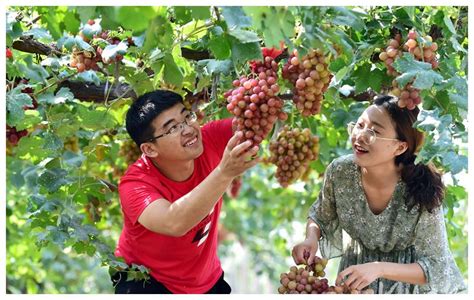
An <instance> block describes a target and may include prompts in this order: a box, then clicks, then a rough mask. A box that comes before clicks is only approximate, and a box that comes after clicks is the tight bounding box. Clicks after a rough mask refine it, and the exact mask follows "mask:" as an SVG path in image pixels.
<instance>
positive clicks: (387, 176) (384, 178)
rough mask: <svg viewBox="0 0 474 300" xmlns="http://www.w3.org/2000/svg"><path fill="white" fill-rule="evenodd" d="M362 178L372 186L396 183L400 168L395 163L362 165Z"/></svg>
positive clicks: (381, 186)
mask: <svg viewBox="0 0 474 300" xmlns="http://www.w3.org/2000/svg"><path fill="white" fill-rule="evenodd" d="M361 173H362V178H363V181H364V182H365V183H368V184H369V185H370V186H373V187H380V188H383V187H386V186H387V183H396V182H397V181H398V180H399V178H400V168H399V167H397V166H396V165H395V164H390V165H388V166H387V165H383V166H375V167H368V168H366V167H362V168H361Z"/></svg>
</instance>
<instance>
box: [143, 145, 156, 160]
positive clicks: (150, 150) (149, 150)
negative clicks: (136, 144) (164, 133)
mask: <svg viewBox="0 0 474 300" xmlns="http://www.w3.org/2000/svg"><path fill="white" fill-rule="evenodd" d="M140 150H141V151H142V153H143V154H145V155H146V156H148V157H153V158H156V157H158V148H157V147H156V146H155V145H153V144H152V143H143V144H141V145H140Z"/></svg>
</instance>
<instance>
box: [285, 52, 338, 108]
mask: <svg viewBox="0 0 474 300" xmlns="http://www.w3.org/2000/svg"><path fill="white" fill-rule="evenodd" d="M328 62H329V59H328V58H327V57H326V56H325V55H324V54H323V52H322V51H321V50H320V49H313V50H311V51H309V53H308V54H306V55H303V56H302V58H301V60H300V59H299V58H298V52H297V51H296V50H294V51H293V53H292V54H291V55H290V58H289V59H288V62H287V63H286V64H285V65H284V66H283V70H282V76H283V78H285V79H287V80H289V81H290V82H291V83H292V84H293V86H294V89H293V102H294V103H295V104H296V107H297V108H298V110H299V111H300V112H301V113H302V115H303V116H305V117H308V116H310V115H315V114H317V113H319V112H320V111H321V103H322V101H323V94H324V92H325V91H326V90H327V88H328V86H329V83H330V82H331V78H332V74H331V73H330V72H329V69H328Z"/></svg>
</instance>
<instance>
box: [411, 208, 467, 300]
mask: <svg viewBox="0 0 474 300" xmlns="http://www.w3.org/2000/svg"><path fill="white" fill-rule="evenodd" d="M415 249H416V253H417V263H418V264H419V265H420V266H421V268H422V269H423V272H424V274H425V278H426V281H427V284H425V285H422V286H420V289H421V292H423V293H443V294H447V293H458V292H462V291H464V290H466V288H467V287H466V286H465V284H464V281H463V278H462V275H461V272H460V271H459V269H458V267H457V265H456V262H455V261H454V258H453V256H452V254H451V252H450V250H449V246H448V239H447V234H446V227H445V223H444V216H443V209H442V208H441V207H440V208H437V209H435V210H433V212H432V213H429V212H428V211H426V210H424V211H423V212H422V213H421V214H420V219H419V221H418V224H417V228H416V237H415Z"/></svg>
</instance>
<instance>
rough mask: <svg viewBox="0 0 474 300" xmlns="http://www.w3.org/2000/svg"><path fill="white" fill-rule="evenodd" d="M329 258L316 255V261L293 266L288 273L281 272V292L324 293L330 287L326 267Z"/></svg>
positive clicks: (279, 291) (279, 290) (279, 288)
mask: <svg viewBox="0 0 474 300" xmlns="http://www.w3.org/2000/svg"><path fill="white" fill-rule="evenodd" d="M327 263H328V260H327V259H325V258H320V257H317V256H316V257H315V262H314V263H313V264H312V265H310V266H308V265H306V266H305V267H299V268H298V267H297V266H292V267H291V268H290V271H289V272H288V273H281V274H280V283H281V286H280V287H278V293H280V294H324V293H325V292H326V291H327V290H328V289H329V284H328V280H327V279H326V278H322V277H323V276H325V275H326V273H324V269H325V268H326V265H327Z"/></svg>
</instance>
